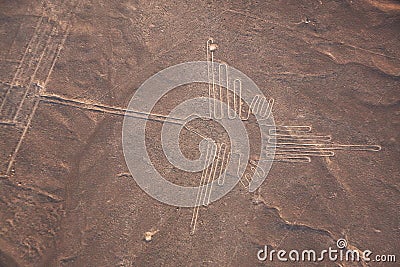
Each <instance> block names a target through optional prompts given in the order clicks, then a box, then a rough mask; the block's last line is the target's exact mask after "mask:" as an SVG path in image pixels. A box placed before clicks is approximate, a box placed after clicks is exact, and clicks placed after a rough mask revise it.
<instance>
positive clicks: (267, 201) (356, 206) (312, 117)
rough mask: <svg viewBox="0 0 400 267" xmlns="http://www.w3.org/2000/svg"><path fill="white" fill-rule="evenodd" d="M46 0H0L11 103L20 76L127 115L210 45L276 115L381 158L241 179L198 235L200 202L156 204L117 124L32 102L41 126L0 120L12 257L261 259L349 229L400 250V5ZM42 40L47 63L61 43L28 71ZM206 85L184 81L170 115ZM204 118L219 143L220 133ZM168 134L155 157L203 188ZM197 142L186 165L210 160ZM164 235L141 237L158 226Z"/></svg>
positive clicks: (322, 244)
mask: <svg viewBox="0 0 400 267" xmlns="http://www.w3.org/2000/svg"><path fill="white" fill-rule="evenodd" d="M44 2H45V4H44V8H43V7H42V5H41V4H40V2H39V1H24V0H20V1H6V0H3V1H0V20H1V24H0V83H1V88H0V89H1V91H0V92H1V95H3V94H4V93H5V92H6V91H7V90H8V89H9V88H10V84H13V85H17V86H15V87H13V88H12V89H11V90H10V95H11V96H12V97H18V95H17V94H18V93H19V92H21V90H22V92H23V91H24V89H26V88H28V91H29V90H31V91H29V94H31V92H35V90H36V91H37V90H39V89H42V90H43V88H42V87H43V86H45V88H44V89H45V90H46V93H49V94H57V95H60V96H63V97H66V98H73V99H79V100H83V101H91V102H96V103H103V104H106V105H112V106H118V107H126V106H127V104H128V102H129V100H130V98H131V97H132V95H133V94H134V92H135V90H136V88H138V87H139V86H140V84H142V83H143V82H144V81H145V80H146V79H147V78H149V77H150V76H151V75H153V74H155V73H157V72H158V71H160V70H162V69H164V68H166V67H168V66H171V65H175V64H177V63H181V62H186V61H195V60H205V42H206V40H207V39H208V38H210V37H213V38H214V39H215V40H216V41H217V42H218V44H219V49H218V50H217V52H216V57H217V58H218V59H219V60H222V61H225V62H226V63H228V64H229V65H231V66H234V67H235V68H237V69H239V70H241V71H242V72H244V73H245V74H247V75H248V76H249V77H250V78H251V79H252V80H253V81H254V82H255V83H256V84H257V85H258V86H259V87H260V88H261V90H262V91H263V92H264V94H265V95H266V96H267V97H268V98H269V97H271V98H274V99H275V106H274V110H273V114H274V118H275V121H276V123H277V124H278V125H312V126H313V132H315V133H319V134H330V135H331V136H332V139H333V140H335V141H336V142H338V143H342V144H375V145H380V146H381V147H382V150H381V151H379V152H366V151H337V152H336V155H335V156H334V157H331V158H313V159H312V161H311V162H310V163H281V162H275V163H273V166H272V169H271V171H270V173H269V174H268V177H267V179H266V181H265V182H264V183H263V184H262V186H261V187H260V189H259V190H258V191H257V192H256V193H253V194H251V193H249V192H248V191H246V190H245V188H244V187H243V186H241V185H240V184H238V186H237V187H236V188H235V189H234V190H233V191H231V192H230V193H229V194H228V195H227V196H225V197H224V198H222V199H221V200H219V201H217V202H215V203H212V204H211V205H210V206H208V207H207V208H204V207H203V208H201V209H200V217H199V221H198V225H197V229H196V232H195V234H194V235H193V236H191V235H189V225H190V220H191V217H192V209H189V208H176V207H172V206H168V205H165V204H162V203H160V202H158V201H157V200H154V199H153V198H151V197H150V196H148V195H147V194H146V193H145V192H144V191H142V190H141V189H140V188H139V187H138V185H137V184H136V182H135V181H134V179H132V177H131V176H130V175H129V173H128V169H127V167H126V164H125V160H124V156H123V152H122V144H121V143H122V140H121V132H122V121H123V117H122V116H118V115H110V114H103V113H99V112H92V111H88V110H84V109H79V108H75V107H71V106H65V105H59V104H54V103H49V102H45V101H40V102H38V104H37V105H36V106H35V103H36V102H35V97H34V96H33V97H31V98H29V97H28V98H27V99H28V100H27V102H26V103H27V105H25V106H24V109H23V110H22V111H21V113H20V114H21V116H22V117H21V118H19V119H18V120H19V121H21V122H23V123H26V122H28V121H29V122H30V125H29V127H27V128H26V131H25V132H24V127H22V128H21V127H17V126H12V125H0V164H1V165H0V174H5V173H6V172H7V167H8V163H9V162H10V160H13V161H14V164H13V166H12V168H11V169H10V173H9V176H7V177H2V178H0V266H264V265H265V264H266V263H265V262H264V263H263V262H260V261H258V260H257V251H258V250H259V249H260V248H263V247H264V245H269V248H270V249H285V250H287V251H289V250H291V249H299V250H302V249H315V250H317V251H321V250H323V249H327V248H328V247H329V246H331V247H336V240H337V239H339V238H345V239H346V240H347V241H348V244H349V245H348V248H351V249H359V250H361V251H364V250H366V249H369V250H371V251H373V252H374V254H396V253H397V257H398V258H399V257H400V242H399V239H400V220H399V218H400V216H399V215H400V214H399V203H400V193H399V186H400V177H399V160H400V154H399V153H400V148H399V132H400V127H399V115H400V113H399V112H400V111H399V107H400V105H399V103H400V102H399V99H400V93H399V88H400V83H399V81H400V78H399V76H400V59H399V58H400V49H399V48H400V45H399V43H400V42H399V40H400V21H399V20H400V17H399V14H400V4H399V2H398V1H383V0H381V1H374V0H360V1H350V0H344V1H331V0H329V1H327V0H308V1H270V2H272V3H264V1H252V0H249V1H230V2H231V3H220V2H219V1H211V0H210V1H166V0H162V1H127V0H124V1H114V0H111V1H87V0H83V1H68V3H67V4H61V3H58V2H63V1H57V0H45V1H44ZM50 2H51V3H50ZM69 14H71V16H70V15H69ZM42 15H43V21H44V22H43V23H42V24H40V25H42V26H40V27H42V28H39V30H42V34H40V32H39V33H38V30H37V29H36V31H35V27H36V26H37V23H38V20H40V17H41V16H42ZM43 25H44V26H43ZM46 25H47V26H46ZM50 26H54V28H53V29H56V30H55V31H54V32H51V28H50ZM46 27H48V28H46ZM49 36H52V37H51V38H49ZM64 37H66V39H65V42H64V39H63V38H64ZM30 40H33V43H31V45H30V46H29V42H30ZM36 44H38V47H39V48H38V49H39V50H38V51H41V50H40V49H42V50H43V51H45V49H47V50H48V51H50V52H52V53H50V52H49V53H47V54H46V53H44V55H53V54H54V53H57V51H58V50H57V49H61V50H60V51H59V54H58V55H55V57H53V58H52V57H51V56H48V57H46V56H45V57H43V58H42V59H39V61H38V60H32V62H31V64H28V63H29V61H27V60H26V59H24V58H23V55H24V54H25V56H26V57H29V56H32V49H31V50H29V49H28V50H27V47H33V48H34V47H35V45H36ZM47 50H46V51H47ZM35 51H36V50H35ZM25 52H26V53H25ZM53 52H54V53H53ZM38 55H39V54H37V53H36V54H35V56H36V57H37V56H38ZM21 60H22V62H25V63H23V64H22V68H23V70H22V71H20V72H19V73H17V71H18V66H19V65H20V64H19V62H20V61H21ZM24 60H25V61H24ZM26 62H28V63H26ZM53 62H54V63H55V64H54V66H53V65H52V63H53ZM37 66H39V68H37V71H36V67H37ZM16 73H17V74H18V75H17V76H15V74H16ZM13 77H14V78H13ZM15 77H17V78H15ZM46 81H47V82H46ZM206 88H207V87H206V86H200V85H197V86H192V87H190V86H188V87H185V88H178V89H177V90H175V91H173V92H171V95H170V96H167V97H166V98H165V99H163V102H162V103H160V104H159V105H158V107H157V112H160V113H165V112H167V111H168V110H170V109H171V108H172V107H173V106H174V105H176V104H178V103H179V102H180V100H182V99H184V97H185V96H189V95H190V94H191V93H193V94H194V93H199V92H206V90H207V89H206ZM32 109H33V110H35V113H34V115H33V116H31V117H29V116H30V115H31V114H32V113H31V111H32ZM193 124H194V126H195V127H199V128H200V129H201V127H204V129H203V131H204V132H207V131H208V132H209V133H211V134H215V135H217V136H222V137H224V131H223V130H222V129H221V128H218V126H217V125H214V124H210V125H208V126H207V127H205V126H204V125H202V124H200V125H197V126H196V122H193ZM161 126H162V125H161V124H160V123H157V122H151V123H149V125H148V133H147V140H148V146H147V147H148V152H149V154H150V156H151V158H152V160H153V163H154V164H155V165H157V166H159V167H158V169H159V171H160V172H161V173H163V174H164V175H166V176H167V177H168V179H170V180H171V181H174V182H175V183H177V184H196V183H197V181H198V179H199V176H198V175H190V174H187V173H183V172H180V171H178V170H175V169H174V168H172V167H169V166H168V164H166V163H165V160H166V159H165V158H164V157H163V156H162V155H160V154H161V146H160V142H159V134H160V129H161ZM256 129H257V128H255V130H254V131H251V134H252V135H254V136H253V137H252V140H254V142H255V143H257V136H258V133H257V130H256ZM21 136H22V137H23V141H22V142H21V144H20V146H19V150H18V153H17V154H16V156H15V158H13V156H12V155H13V151H14V150H15V148H16V147H17V146H18V142H19V140H20V138H21ZM198 141H199V140H197V139H196V138H195V136H193V135H191V133H188V132H183V133H182V149H183V152H184V154H185V155H187V156H188V157H189V158H195V157H196V156H198V154H197V153H198V151H197V150H196V149H195V148H196V147H197V144H196V142H198ZM10 155H11V156H10ZM132 175H135V173H132ZM157 230H158V232H156V233H155V234H154V235H153V236H152V240H151V241H150V242H145V241H144V233H145V232H147V231H157ZM398 260H400V258H399V259H398ZM314 264H315V265H316V263H297V264H295V266H308V265H314ZM319 264H322V265H325V266H335V265H337V266H339V263H338V262H337V263H332V262H324V263H319ZM272 265H273V266H277V265H279V263H278V262H275V263H273V264H272ZM284 265H289V264H287V263H286V264H284ZM370 265H371V266H375V265H376V266H380V265H378V264H376V263H371V264H370ZM389 265H390V264H386V265H385V266H389ZM341 266H362V264H361V263H342V265H341ZM393 266H395V264H393Z"/></svg>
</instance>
